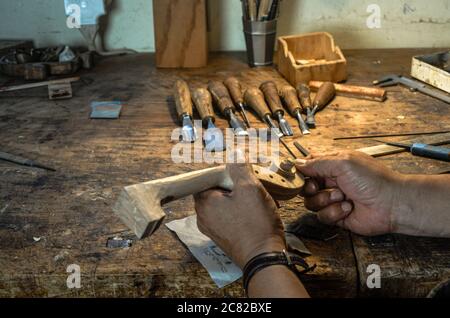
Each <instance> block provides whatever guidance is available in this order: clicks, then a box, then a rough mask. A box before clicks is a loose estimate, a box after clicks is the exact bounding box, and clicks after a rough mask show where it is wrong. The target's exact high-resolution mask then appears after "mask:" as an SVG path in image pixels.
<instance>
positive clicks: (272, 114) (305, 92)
mask: <svg viewBox="0 0 450 318" xmlns="http://www.w3.org/2000/svg"><path fill="white" fill-rule="evenodd" d="M335 94H336V92H335V87H334V85H333V83H330V82H325V83H323V84H322V85H321V87H320V88H319V89H318V91H317V94H316V96H315V99H314V101H312V100H311V91H310V88H309V87H308V85H305V84H300V85H298V87H297V88H294V87H292V86H290V85H283V86H282V87H280V88H278V87H277V85H276V84H275V83H274V82H273V81H265V82H264V83H262V84H261V85H260V86H259V88H257V87H251V88H249V89H247V90H246V91H245V92H243V90H242V85H241V83H240V82H239V80H238V79H237V78H235V77H230V78H228V79H226V80H225V81H224V82H221V81H210V82H209V83H208V88H207V89H206V88H196V89H193V90H192V91H191V90H190V88H189V85H188V83H187V82H186V81H183V80H178V81H176V83H175V92H174V97H175V103H176V106H177V111H178V115H179V116H180V121H181V122H182V134H181V140H182V141H183V142H194V141H195V140H197V138H198V136H197V132H196V130H195V127H194V125H193V123H192V118H193V108H194V106H195V107H196V109H197V111H198V113H199V114H200V117H201V119H202V121H203V124H204V126H205V127H206V128H207V130H209V129H213V128H216V127H215V112H214V107H215V108H216V109H217V110H218V111H219V112H220V113H221V115H222V116H224V117H225V118H226V119H227V120H228V122H229V124H230V126H231V128H233V131H234V133H235V134H236V135H237V136H247V135H248V132H247V128H250V122H249V120H248V117H247V114H246V107H248V108H251V109H252V110H253V111H254V112H255V113H256V114H257V115H258V116H259V118H260V119H261V120H262V121H263V122H264V123H266V124H267V126H268V127H269V128H271V129H272V131H274V132H275V134H276V135H277V136H278V137H279V138H280V140H281V138H282V137H284V136H293V135H294V133H293V130H292V127H291V126H290V124H289V122H288V121H287V120H286V119H285V114H286V112H285V109H287V110H288V111H289V113H290V114H291V116H293V117H294V118H296V119H297V120H298V122H299V127H300V130H301V132H302V134H304V135H307V134H310V131H309V128H315V126H316V121H315V114H316V113H317V112H318V111H320V110H322V109H323V108H324V107H326V105H328V103H329V102H330V101H331V100H332V99H333V98H334V96H335ZM238 111H239V113H240V114H241V117H242V119H243V120H241V119H240V118H239V117H238V116H237V114H236V113H237V112H238ZM303 114H306V120H305V119H304V118H303ZM274 120H276V121H277V122H278V125H276V124H275V122H274ZM205 142H206V141H205ZM215 143H216V144H215V146H216V147H215V148H214V149H216V150H217V149H219V148H220V147H217V143H220V140H219V141H218V140H217V138H216V140H215ZM221 145H222V146H223V140H222V143H221ZM206 146H207V148H210V149H212V148H211V147H212V146H214V144H211V145H210V146H211V147H208V145H206Z"/></svg>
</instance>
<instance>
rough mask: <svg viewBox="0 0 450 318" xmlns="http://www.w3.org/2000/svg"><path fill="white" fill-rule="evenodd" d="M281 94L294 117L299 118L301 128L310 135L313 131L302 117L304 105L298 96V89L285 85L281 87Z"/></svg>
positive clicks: (304, 133)
mask: <svg viewBox="0 0 450 318" xmlns="http://www.w3.org/2000/svg"><path fill="white" fill-rule="evenodd" d="M280 96H281V98H282V99H283V101H284V104H285V105H286V107H287V109H288V110H289V112H290V113H291V115H292V116H293V117H294V118H297V120H298V124H299V127H300V130H301V131H302V134H303V135H309V134H310V133H311V132H310V131H309V129H308V126H307V125H306V123H305V121H304V120H303V117H302V105H301V104H300V101H299V100H298V97H297V91H296V90H295V88H293V87H292V86H290V85H285V86H283V87H281V89H280Z"/></svg>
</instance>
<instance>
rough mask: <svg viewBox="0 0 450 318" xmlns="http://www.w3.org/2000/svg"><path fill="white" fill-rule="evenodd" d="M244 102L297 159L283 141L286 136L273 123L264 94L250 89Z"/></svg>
mask: <svg viewBox="0 0 450 318" xmlns="http://www.w3.org/2000/svg"><path fill="white" fill-rule="evenodd" d="M244 100H245V103H246V104H247V105H248V106H249V107H250V108H252V109H253V110H254V111H255V112H256V114H257V115H258V116H259V117H260V118H261V120H262V121H263V122H264V123H266V124H267V126H268V127H269V128H271V129H272V131H273V132H274V133H275V135H276V136H277V137H278V139H279V140H280V142H281V144H282V145H283V146H284V147H285V148H286V150H287V151H288V152H289V154H290V155H291V156H292V157H294V158H296V156H295V154H294V153H293V152H292V150H291V149H290V148H289V147H288V145H287V144H286V143H285V142H284V141H283V139H281V138H282V137H283V136H284V135H283V133H282V132H281V131H280V130H279V129H278V127H277V126H276V125H275V123H274V122H273V120H272V117H271V115H272V113H271V111H270V109H269V107H268V106H267V104H266V101H265V99H264V94H263V93H262V92H261V90H260V89H258V88H249V89H248V90H247V91H246V92H245V94H244Z"/></svg>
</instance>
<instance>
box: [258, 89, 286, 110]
mask: <svg viewBox="0 0 450 318" xmlns="http://www.w3.org/2000/svg"><path fill="white" fill-rule="evenodd" d="M260 89H261V91H262V92H263V93H264V97H265V98H266V101H267V104H268V105H269V107H270V109H271V110H272V113H274V114H275V113H276V112H279V111H281V112H283V113H284V110H283V104H281V100H280V96H279V95H278V89H277V86H276V85H275V83H274V82H272V81H267V82H264V83H262V84H261V86H260Z"/></svg>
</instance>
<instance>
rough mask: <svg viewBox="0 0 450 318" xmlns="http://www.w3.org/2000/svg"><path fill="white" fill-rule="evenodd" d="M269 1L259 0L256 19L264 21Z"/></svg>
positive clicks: (267, 13) (268, 8) (267, 14)
mask: <svg viewBox="0 0 450 318" xmlns="http://www.w3.org/2000/svg"><path fill="white" fill-rule="evenodd" d="M270 5H271V1H269V0H260V2H259V8H258V21H265V20H267V17H268V16H269V10H270Z"/></svg>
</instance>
